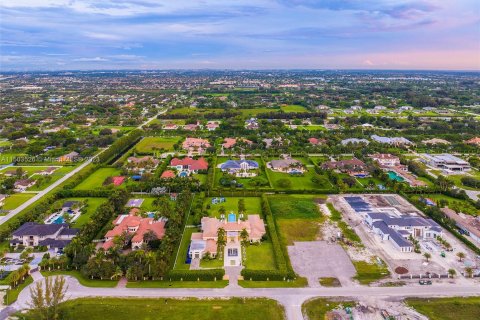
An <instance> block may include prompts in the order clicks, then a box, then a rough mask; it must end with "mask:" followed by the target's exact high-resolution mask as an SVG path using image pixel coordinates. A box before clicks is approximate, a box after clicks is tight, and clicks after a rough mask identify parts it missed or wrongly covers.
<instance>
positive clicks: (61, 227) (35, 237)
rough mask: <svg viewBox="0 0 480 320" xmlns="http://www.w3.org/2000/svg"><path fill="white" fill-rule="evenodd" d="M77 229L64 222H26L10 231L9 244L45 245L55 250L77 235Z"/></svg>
mask: <svg viewBox="0 0 480 320" xmlns="http://www.w3.org/2000/svg"><path fill="white" fill-rule="evenodd" d="M78 231H79V229H75V228H70V227H69V226H68V224H66V223H59V224H55V223H52V224H38V223H35V222H26V223H24V224H23V225H22V226H20V228H18V229H17V230H15V231H14V232H13V233H12V239H11V240H10V246H12V247H17V246H19V245H23V246H25V247H38V246H46V247H47V248H49V249H54V250H55V251H58V250H63V248H65V246H66V245H67V244H69V243H70V241H71V240H72V239H73V238H74V237H75V236H76V235H77V233H78Z"/></svg>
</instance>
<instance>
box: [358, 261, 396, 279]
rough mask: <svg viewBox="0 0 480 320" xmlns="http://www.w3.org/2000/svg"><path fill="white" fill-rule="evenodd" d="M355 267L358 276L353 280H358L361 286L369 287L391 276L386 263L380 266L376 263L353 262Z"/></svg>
mask: <svg viewBox="0 0 480 320" xmlns="http://www.w3.org/2000/svg"><path fill="white" fill-rule="evenodd" d="M352 263H353V266H354V267H355V269H356V270H357V275H356V276H355V277H353V279H355V280H358V282H360V284H364V285H368V284H370V283H372V282H375V281H378V280H380V279H383V278H385V277H387V276H389V275H390V271H388V268H387V266H386V265H385V263H383V261H382V263H381V264H378V263H377V262H376V261H374V262H373V261H372V262H367V261H353V260H352Z"/></svg>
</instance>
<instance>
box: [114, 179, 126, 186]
mask: <svg viewBox="0 0 480 320" xmlns="http://www.w3.org/2000/svg"><path fill="white" fill-rule="evenodd" d="M123 181H125V177H124V176H116V177H112V183H113V185H114V186H115V187H118V186H119V185H121V184H122V183H123Z"/></svg>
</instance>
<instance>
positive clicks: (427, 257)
mask: <svg viewBox="0 0 480 320" xmlns="http://www.w3.org/2000/svg"><path fill="white" fill-rule="evenodd" d="M423 256H424V257H425V260H427V262H428V260H430V258H431V257H432V255H431V254H430V253H428V252H425V253H424V254H423Z"/></svg>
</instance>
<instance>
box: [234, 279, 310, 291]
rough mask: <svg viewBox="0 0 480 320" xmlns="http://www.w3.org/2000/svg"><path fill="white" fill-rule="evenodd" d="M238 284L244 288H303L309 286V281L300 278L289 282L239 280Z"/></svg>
mask: <svg viewBox="0 0 480 320" xmlns="http://www.w3.org/2000/svg"><path fill="white" fill-rule="evenodd" d="M238 284H239V285H240V287H242V288H303V287H306V286H307V285H308V281H307V279H306V278H302V277H298V278H297V279H295V280H289V281H251V280H239V281H238Z"/></svg>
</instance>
